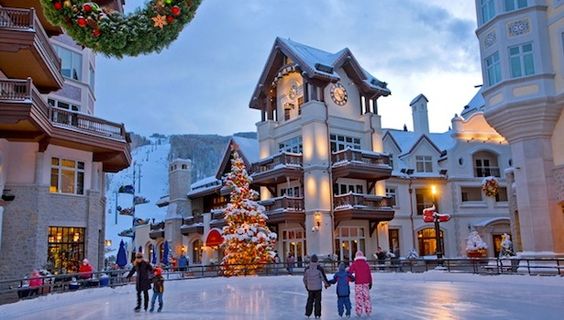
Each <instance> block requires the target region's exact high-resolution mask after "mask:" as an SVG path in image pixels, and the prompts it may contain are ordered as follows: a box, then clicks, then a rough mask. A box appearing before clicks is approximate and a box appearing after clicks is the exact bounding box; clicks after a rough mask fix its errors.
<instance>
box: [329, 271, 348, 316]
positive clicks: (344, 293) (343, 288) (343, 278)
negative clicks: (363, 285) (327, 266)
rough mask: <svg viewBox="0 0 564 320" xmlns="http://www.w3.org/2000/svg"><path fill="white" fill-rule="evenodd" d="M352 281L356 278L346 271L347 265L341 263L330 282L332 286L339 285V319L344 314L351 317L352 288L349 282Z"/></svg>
mask: <svg viewBox="0 0 564 320" xmlns="http://www.w3.org/2000/svg"><path fill="white" fill-rule="evenodd" d="M352 281H354V277H353V275H352V274H351V273H350V272H348V271H347V270H346V266H345V263H344V262H341V263H339V271H338V272H337V273H335V275H333V279H331V280H330V281H329V283H331V284H335V283H336V284H337V311H338V312H339V317H342V316H343V312H344V313H345V315H346V316H347V318H350V316H351V298H350V295H351V288H350V286H349V282H352Z"/></svg>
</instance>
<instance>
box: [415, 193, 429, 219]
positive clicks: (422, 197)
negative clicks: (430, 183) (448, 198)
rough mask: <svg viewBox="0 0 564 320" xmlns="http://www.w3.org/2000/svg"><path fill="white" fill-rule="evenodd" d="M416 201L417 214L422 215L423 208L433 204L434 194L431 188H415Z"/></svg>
mask: <svg viewBox="0 0 564 320" xmlns="http://www.w3.org/2000/svg"><path fill="white" fill-rule="evenodd" d="M415 202H416V205H417V214H418V215H422V214H423V209H426V208H430V207H432V206H433V194H432V193H431V189H430V188H424V189H415Z"/></svg>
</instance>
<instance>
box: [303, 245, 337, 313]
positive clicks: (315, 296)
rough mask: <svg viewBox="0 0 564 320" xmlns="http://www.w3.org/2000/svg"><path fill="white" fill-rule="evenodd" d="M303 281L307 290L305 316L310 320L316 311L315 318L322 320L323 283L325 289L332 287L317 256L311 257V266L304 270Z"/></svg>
mask: <svg viewBox="0 0 564 320" xmlns="http://www.w3.org/2000/svg"><path fill="white" fill-rule="evenodd" d="M303 281H304V285H305V288H306V290H307V303H306V308H305V315H306V317H308V318H309V317H310V316H311V313H312V311H313V310H314V309H315V318H316V319H318V318H321V289H322V288H323V287H322V282H324V283H325V289H327V288H329V287H330V286H331V285H330V284H329V281H328V280H327V276H326V275H325V270H323V267H322V266H320V265H319V260H318V258H317V255H315V254H313V255H311V258H310V263H309V266H307V268H305V270H304V278H303Z"/></svg>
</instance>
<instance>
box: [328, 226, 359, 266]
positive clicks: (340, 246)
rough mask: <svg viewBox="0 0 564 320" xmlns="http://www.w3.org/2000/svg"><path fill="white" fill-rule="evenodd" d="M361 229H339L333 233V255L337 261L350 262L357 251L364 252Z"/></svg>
mask: <svg viewBox="0 0 564 320" xmlns="http://www.w3.org/2000/svg"><path fill="white" fill-rule="evenodd" d="M365 243H366V237H365V234H364V228H362V227H339V228H337V230H336V231H335V254H336V255H337V257H338V259H339V260H342V261H351V260H352V259H354V256H355V254H356V252H357V251H358V250H361V251H362V252H366V250H365V249H366V248H365V247H366V245H365Z"/></svg>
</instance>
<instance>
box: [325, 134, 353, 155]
mask: <svg viewBox="0 0 564 320" xmlns="http://www.w3.org/2000/svg"><path fill="white" fill-rule="evenodd" d="M329 140H330V141H331V152H337V151H341V150H345V149H346V148H349V149H354V150H360V139H359V138H353V137H347V136H340V135H336V134H331V135H329Z"/></svg>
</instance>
